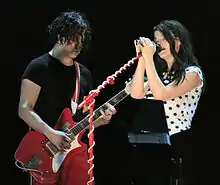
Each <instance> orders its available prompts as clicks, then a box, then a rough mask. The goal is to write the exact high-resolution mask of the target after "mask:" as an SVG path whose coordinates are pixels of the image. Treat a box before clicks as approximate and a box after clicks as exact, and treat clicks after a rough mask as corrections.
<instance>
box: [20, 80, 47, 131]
mask: <svg viewBox="0 0 220 185" xmlns="http://www.w3.org/2000/svg"><path fill="white" fill-rule="evenodd" d="M40 90H41V87H40V86H39V85H37V84H35V83H34V82H32V81H30V80H28V79H23V80H22V83H21V95H20V101H19V108H18V112H19V117H20V118H21V119H22V120H24V122H25V123H27V124H28V126H30V127H31V128H33V129H34V130H36V131H38V132H40V133H43V134H45V135H47V133H48V132H49V131H50V130H51V128H50V127H49V126H48V125H47V124H46V123H45V122H44V121H43V120H42V119H41V118H40V116H38V115H37V113H35V112H34V110H33V108H34V106H35V103H36V101H37V98H38V96H39V93H40Z"/></svg>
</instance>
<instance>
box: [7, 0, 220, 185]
mask: <svg viewBox="0 0 220 185" xmlns="http://www.w3.org/2000/svg"><path fill="white" fill-rule="evenodd" d="M177 3H178V4H177ZM215 7H216V6H215V5H213V4H212V5H211V3H210V4H202V3H201V2H200V4H199V5H197V6H192V5H191V4H189V5H188V4H187V3H186V2H179V1H177V2H176V3H174V4H173V5H170V4H165V5H163V4H160V3H159V2H157V3H156V2H154V3H153V4H151V5H149V4H147V2H145V3H144V4H141V3H138V2H136V3H133V4H132V5H131V6H130V5H129V4H127V3H125V4H124V6H121V7H119V6H118V5H117V4H113V3H112V4H110V3H108V2H104V3H103V4H98V3H96V4H93V3H92V1H90V3H87V2H82V3H78V2H76V1H68V2H63V1H62V2H59V4H56V3H55V2H53V3H52V4H50V5H46V4H40V3H37V2H34V1H32V2H30V1H29V2H28V3H27V4H25V3H21V4H17V6H16V7H15V6H14V8H10V9H9V11H10V12H11V13H9V14H11V17H8V18H9V21H7V25H9V31H8V32H7V34H9V35H10V36H11V38H13V41H12V43H10V47H14V44H15V45H16V49H15V51H14V53H13V54H12V53H11V52H10V53H11V54H10V55H9V58H8V59H10V62H8V64H9V68H8V69H7V70H11V68H13V69H15V70H16V72H15V73H14V74H15V75H16V76H15V83H14V84H13V87H15V89H13V90H12V91H10V92H11V93H12V97H15V101H14V103H13V113H12V115H10V116H11V118H12V116H13V118H14V119H15V121H14V122H13V125H10V127H13V133H11V135H13V137H11V138H10V140H11V141H12V144H11V145H10V147H8V148H9V151H10V154H9V157H10V172H9V174H8V175H9V176H10V178H9V180H12V181H14V182H17V183H19V184H23V185H24V184H28V181H29V179H28V175H27V174H26V173H23V172H22V171H21V170H19V169H18V168H16V167H15V165H14V158H13V155H14V152H15V150H16V148H17V146H18V145H19V143H20V141H21V139H22V138H23V136H24V134H25V133H26V132H27V131H28V127H27V126H26V125H25V124H23V122H21V120H19V118H18V115H17V106H18V101H19V95H20V91H19V90H20V89H19V88H20V77H21V74H22V72H23V70H24V69H25V68H26V66H27V64H28V63H29V61H30V60H31V59H33V58H34V57H36V56H39V55H41V54H43V53H44V52H47V51H48V50H49V49H50V48H49V46H48V44H47V34H46V26H47V25H48V24H49V23H50V21H51V20H52V19H53V18H54V17H55V16H57V15H58V13H59V12H60V11H66V10H67V9H68V8H70V9H75V10H80V11H83V12H85V13H86V14H87V17H88V19H89V21H90V23H91V27H92V29H93V37H92V43H91V46H90V50H89V51H88V53H87V55H82V56H81V59H82V62H83V63H84V64H85V65H86V66H87V67H88V68H89V69H90V70H91V71H92V74H93V80H94V85H95V86H94V87H97V86H98V85H100V84H101V83H102V82H103V81H104V80H106V77H108V76H110V75H112V74H114V73H115V71H117V70H119V68H120V67H122V66H123V65H124V64H125V63H127V62H128V61H129V60H130V59H131V58H133V57H134V56H135V50H134V45H133V40H134V39H136V38H138V37H139V36H145V37H152V31H151V30H152V27H153V26H154V25H155V24H157V23H158V22H159V21H161V20H164V19H176V20H179V21H181V22H182V23H183V24H185V25H186V26H187V27H188V29H189V30H190V31H191V33H192V38H193V43H194V46H195V51H196V55H197V57H198V58H199V60H200V63H201V65H202V67H203V69H204V72H205V75H206V78H207V83H208V86H207V91H206V93H205V95H204V96H203V97H202V99H201V102H200V105H199V107H198V113H197V115H196V118H195V120H194V123H193V126H192V129H191V131H189V132H187V133H185V134H183V136H181V137H182V138H181V137H180V140H182V143H183V146H184V149H185V150H186V151H187V150H190V151H193V154H194V158H193V160H192V178H193V179H194V182H195V184H209V185H211V184H218V183H219V179H218V177H219V176H218V173H217V172H218V171H219V170H218V167H219V165H218V164H219V160H220V159H219V155H218V154H217V153H218V152H217V151H218V149H219V144H218V140H219V138H218V129H217V128H218V125H219V118H218V114H219V104H218V103H217V101H218V99H219V96H218V95H219V91H218V89H219V87H218V86H219V82H218V81H219V76H218V73H219V42H220V36H219V34H220V14H219V10H216V9H217V8H215ZM13 10H15V11H13ZM13 12H15V15H13ZM7 34H6V35H7ZM3 37H4V35H3ZM12 56H13V58H11V57H12ZM13 66H15V67H13ZM135 66H136V65H135V64H133V65H131V67H129V68H127V69H126V70H125V71H124V72H123V73H121V74H120V75H118V78H116V79H115V84H114V85H107V86H106V88H105V89H103V90H102V91H101V92H100V94H99V96H98V97H97V98H96V105H101V104H102V103H104V102H106V101H107V100H108V99H110V98H111V97H112V96H113V95H115V94H116V93H118V92H119V91H120V90H122V89H123V88H124V87H125V81H126V80H128V79H129V78H130V77H131V76H132V74H133V72H134V70H135ZM4 72H6V73H7V71H4ZM13 87H10V88H13ZM116 108H117V114H116V116H115V117H114V118H113V120H112V122H111V123H110V124H109V125H107V126H105V127H100V128H98V129H97V130H96V131H95V139H96V145H95V152H96V153H95V159H96V160H95V165H96V166H95V168H96V170H97V174H98V175H97V179H98V180H100V181H101V179H105V180H106V182H110V181H112V182H114V181H115V182H116V181H118V180H119V178H122V177H124V178H127V174H126V167H125V164H126V163H129V161H130V160H132V159H130V158H129V157H128V154H127V153H126V150H125V146H126V142H127V140H126V139H127V130H128V128H129V126H130V125H131V123H132V119H133V118H134V116H135V113H136V112H135V110H136V101H135V100H133V99H131V98H130V97H127V98H126V99H125V100H123V101H122V102H121V103H120V104H118V105H117V107H116ZM8 129H9V128H8ZM126 160H127V161H128V162H126ZM7 165H8V164H7ZM146 168H148V167H147V166H146ZM214 168H217V169H214ZM10 184H12V183H10ZM103 184H104V185H105V183H103ZM106 184H107V183H106ZM111 184H114V183H111Z"/></svg>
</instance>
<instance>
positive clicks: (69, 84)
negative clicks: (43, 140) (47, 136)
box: [22, 53, 92, 128]
mask: <svg viewBox="0 0 220 185" xmlns="http://www.w3.org/2000/svg"><path fill="white" fill-rule="evenodd" d="M79 67H80V96H79V102H78V103H81V102H82V100H83V97H84V96H87V95H88V93H89V91H90V90H91V89H92V76H91V73H90V71H89V70H88V69H87V68H86V67H85V66H83V65H82V64H80V63H79ZM22 79H29V80H31V81H32V82H34V83H36V84H38V85H39V86H40V87H41V91H40V94H39V97H38V100H37V102H36V105H35V107H34V111H35V112H36V113H37V114H38V115H39V116H40V117H41V119H42V120H43V121H45V122H46V123H47V124H48V125H50V126H51V127H52V128H53V127H54V126H55V124H56V122H57V120H58V119H59V116H60V115H61V113H62V111H63V110H64V109H65V108H67V107H69V108H71V98H72V96H73V94H74V92H75V86H76V67H75V65H72V66H65V65H63V64H62V63H61V62H60V61H59V60H57V59H55V58H54V57H52V56H51V55H50V54H48V53H46V54H44V55H42V56H40V57H37V58H35V59H33V60H32V61H31V62H30V63H29V65H28V66H27V68H26V70H25V71H24V73H23V75H22ZM83 116H84V115H83V114H82V109H80V110H79V111H77V113H76V115H75V116H74V118H73V120H74V121H80V120H81V119H82V118H83Z"/></svg>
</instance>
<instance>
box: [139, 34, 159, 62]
mask: <svg viewBox="0 0 220 185" xmlns="http://www.w3.org/2000/svg"><path fill="white" fill-rule="evenodd" d="M140 42H141V44H139V45H140V47H141V52H142V55H143V57H144V58H145V59H147V60H149V59H151V60H152V58H153V55H154V53H155V51H156V44H155V43H154V42H152V41H151V40H150V39H149V38H145V37H140Z"/></svg>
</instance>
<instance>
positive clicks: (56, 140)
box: [46, 130, 72, 151]
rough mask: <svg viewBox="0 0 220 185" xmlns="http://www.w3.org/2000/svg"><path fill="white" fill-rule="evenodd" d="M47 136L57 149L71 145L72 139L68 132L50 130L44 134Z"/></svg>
mask: <svg viewBox="0 0 220 185" xmlns="http://www.w3.org/2000/svg"><path fill="white" fill-rule="evenodd" d="M46 136H47V138H48V139H49V140H50V142H51V143H53V144H54V145H55V146H56V147H57V148H58V149H59V150H61V151H65V150H66V149H69V148H70V146H71V142H72V140H71V139H70V137H68V134H66V133H64V132H62V131H59V130H50V131H49V132H48V133H47V134H46Z"/></svg>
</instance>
